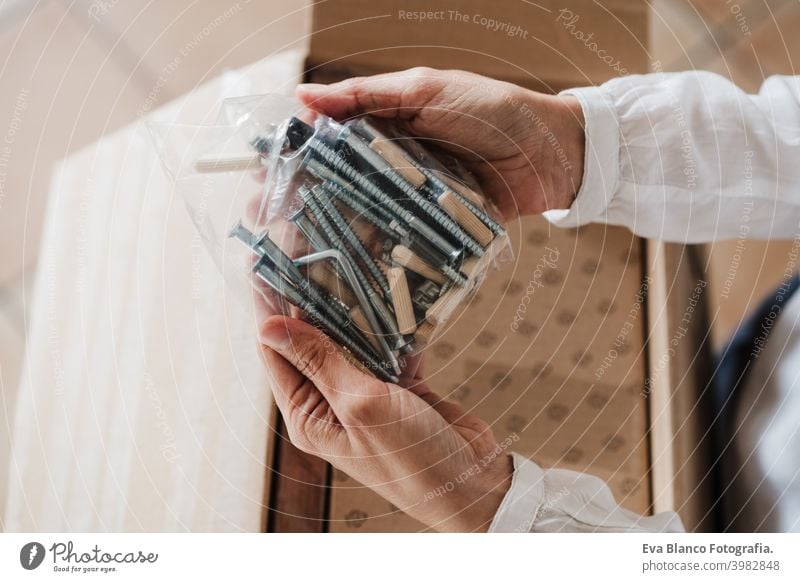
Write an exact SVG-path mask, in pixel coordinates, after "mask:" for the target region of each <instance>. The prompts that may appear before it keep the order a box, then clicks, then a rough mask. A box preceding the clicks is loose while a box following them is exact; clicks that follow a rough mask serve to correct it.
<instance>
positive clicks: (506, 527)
mask: <svg viewBox="0 0 800 582" xmlns="http://www.w3.org/2000/svg"><path fill="white" fill-rule="evenodd" d="M511 458H512V459H513V461H514V475H513V476H512V477H511V487H510V488H509V489H508V492H507V493H506V496H505V497H504V498H503V502H502V503H501V504H500V508H499V509H498V510H497V513H496V514H495V516H494V519H493V520H492V524H491V526H489V531H490V532H494V533H528V532H530V531H531V529H532V528H533V522H534V521H535V520H536V516H537V515H538V513H539V508H540V507H541V505H542V502H543V501H544V471H543V470H542V469H541V468H540V467H539V465H537V464H536V463H534V462H533V461H531V460H530V459H527V458H525V457H523V456H522V455H519V454H517V453H511Z"/></svg>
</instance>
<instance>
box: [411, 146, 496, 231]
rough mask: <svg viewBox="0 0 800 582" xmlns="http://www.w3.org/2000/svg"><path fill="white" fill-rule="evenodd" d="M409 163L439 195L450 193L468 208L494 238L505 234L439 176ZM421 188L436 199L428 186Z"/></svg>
mask: <svg viewBox="0 0 800 582" xmlns="http://www.w3.org/2000/svg"><path fill="white" fill-rule="evenodd" d="M411 163H412V164H413V165H414V167H416V168H417V169H418V170H419V171H420V172H421V173H422V174H423V175H424V176H425V177H426V178H427V179H428V180H429V181H430V182H431V183H432V184H433V185H434V186H435V187H436V189H437V190H438V191H439V192H438V193H439V194H441V193H442V192H445V191H448V192H452V193H453V194H454V195H455V196H456V198H458V199H459V201H460V202H461V203H462V204H463V205H464V206H466V207H467V208H469V210H470V212H472V213H473V214H474V215H475V216H477V217H478V220H480V221H481V222H482V223H483V224H484V225H485V226H486V228H488V229H489V230H491V231H492V233H493V234H495V235H496V236H499V235H502V234H505V232H506V230H505V229H504V228H503V227H502V226H501V225H500V224H499V223H498V222H497V221H496V220H494V219H493V218H492V217H491V216H489V215H488V214H487V213H486V212H485V211H484V210H483V208H480V207H479V206H477V205H475V204H473V203H472V201H471V200H469V199H468V198H467V197H466V196H463V195H461V194H460V193H459V192H456V191H455V189H453V188H450V187H448V186H447V184H445V183H444V182H443V181H442V180H441V179H440V178H439V176H437V175H436V174H435V173H434V172H431V171H430V170H429V169H428V168H426V167H424V166H423V165H422V164H419V163H417V162H415V161H413V160H412V161H411ZM423 188H425V189H426V190H427V191H428V194H429V195H430V196H431V197H432V198H433V199H434V200H435V199H436V197H437V196H436V195H437V192H435V191H434V190H433V188H431V187H430V186H428V185H425V186H423Z"/></svg>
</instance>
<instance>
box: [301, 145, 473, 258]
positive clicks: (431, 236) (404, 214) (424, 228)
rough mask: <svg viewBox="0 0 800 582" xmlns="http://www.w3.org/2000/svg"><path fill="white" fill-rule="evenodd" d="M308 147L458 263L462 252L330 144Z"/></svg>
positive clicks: (321, 160) (311, 152)
mask: <svg viewBox="0 0 800 582" xmlns="http://www.w3.org/2000/svg"><path fill="white" fill-rule="evenodd" d="M306 144H307V145H308V146H309V152H308V155H312V154H313V155H316V156H317V157H318V159H319V161H320V162H322V163H323V164H325V165H327V166H328V167H329V168H330V169H331V170H333V171H335V172H338V173H340V174H341V175H342V176H343V177H345V178H346V179H347V180H349V181H350V182H351V183H353V184H355V185H356V186H358V187H359V188H360V189H361V190H362V191H364V192H365V193H366V194H368V195H370V196H372V198H374V199H375V200H376V201H377V202H379V203H381V204H383V205H385V207H386V209H387V210H388V211H389V212H391V213H392V214H393V215H394V217H395V218H396V219H398V220H401V221H403V222H405V224H407V225H408V227H409V228H411V229H413V230H415V231H416V232H417V233H418V234H419V235H421V236H423V237H424V238H426V239H428V240H429V241H430V242H431V243H432V244H433V245H434V246H435V247H437V249H439V250H440V251H441V252H442V253H443V254H444V255H445V256H446V257H447V258H448V259H449V260H452V261H455V260H458V259H459V258H460V256H461V251H460V250H459V249H457V248H456V247H454V246H453V245H452V244H450V242H449V241H447V240H445V239H444V238H443V237H442V236H441V235H440V234H439V233H438V232H436V231H435V230H434V229H433V228H431V227H430V225H428V224H427V223H426V222H424V221H423V220H422V219H421V218H419V217H417V216H415V215H414V213H412V212H411V211H410V210H407V209H406V208H403V207H402V206H401V205H400V204H398V203H397V201H396V200H395V199H394V198H392V197H391V196H389V195H388V194H387V193H385V192H384V191H383V190H381V189H380V188H378V187H377V186H376V185H375V184H374V183H373V182H372V181H371V180H370V179H369V178H367V177H366V176H364V175H363V174H362V173H360V172H359V171H358V170H356V169H355V168H354V167H353V166H351V165H350V164H349V163H348V162H346V161H345V160H343V159H342V158H341V157H340V156H339V155H337V153H336V152H335V151H334V150H333V149H332V148H331V147H330V146H329V145H328V144H326V143H325V142H323V141H322V140H320V139H319V138H318V137H316V136H312V137H310V138H309V139H308V141H307V142H306ZM479 246H480V245H479ZM481 250H482V249H481Z"/></svg>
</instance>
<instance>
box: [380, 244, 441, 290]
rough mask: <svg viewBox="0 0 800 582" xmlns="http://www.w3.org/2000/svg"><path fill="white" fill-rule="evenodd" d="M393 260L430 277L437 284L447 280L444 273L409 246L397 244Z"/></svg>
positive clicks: (427, 277)
mask: <svg viewBox="0 0 800 582" xmlns="http://www.w3.org/2000/svg"><path fill="white" fill-rule="evenodd" d="M392 260H393V261H395V262H396V263H397V264H398V265H402V266H404V267H405V268H406V269H408V270H409V271H414V272H415V273H417V274H419V275H422V276H423V277H425V278H426V279H430V280H431V281H433V282H434V283H436V284H437V285H442V284H444V282H445V277H444V275H443V274H442V273H440V272H439V271H437V270H436V269H434V268H433V267H431V266H430V265H429V264H428V263H426V262H425V261H423V260H422V259H420V258H419V257H418V256H417V255H415V254H414V253H413V252H412V251H411V249H409V248H408V247H405V246H403V245H396V246H395V247H394V248H393V249H392Z"/></svg>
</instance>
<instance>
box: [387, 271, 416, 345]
mask: <svg viewBox="0 0 800 582" xmlns="http://www.w3.org/2000/svg"><path fill="white" fill-rule="evenodd" d="M386 275H387V279H388V280H389V292H390V293H391V295H392V305H394V315H395V317H396V318H397V328H398V330H399V331H400V333H401V334H403V335H408V334H412V333H414V332H415V331H416V330H417V321H416V318H415V317H414V306H413V305H412V304H411V294H410V293H409V291H408V281H407V280H406V272H405V270H403V269H402V268H401V267H392V268H390V269H389V271H388V272H387V273H386Z"/></svg>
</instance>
